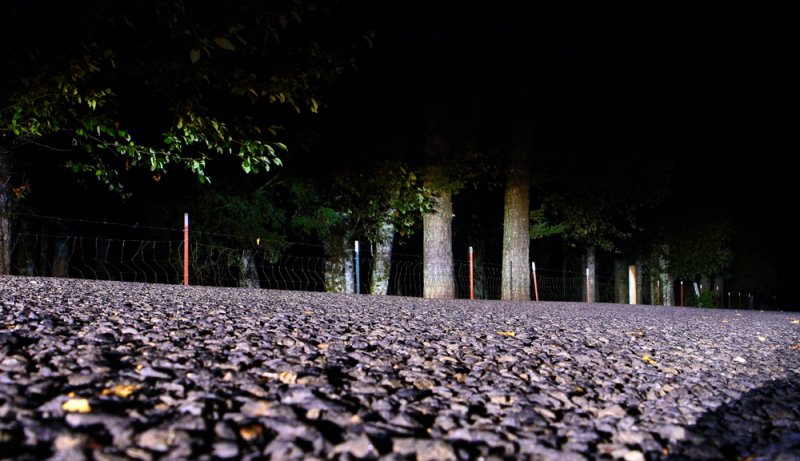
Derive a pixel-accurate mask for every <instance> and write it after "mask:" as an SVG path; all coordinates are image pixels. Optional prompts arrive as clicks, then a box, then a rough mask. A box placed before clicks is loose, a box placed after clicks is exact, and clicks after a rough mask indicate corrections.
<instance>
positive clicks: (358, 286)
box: [356, 240, 361, 294]
mask: <svg viewBox="0 0 800 461" xmlns="http://www.w3.org/2000/svg"><path fill="white" fill-rule="evenodd" d="M358 259H359V258H358V240H356V294H360V293H361V269H360V267H359V260H358Z"/></svg>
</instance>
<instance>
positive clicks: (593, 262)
mask: <svg viewBox="0 0 800 461" xmlns="http://www.w3.org/2000/svg"><path fill="white" fill-rule="evenodd" d="M586 271H587V276H586V278H587V279H588V282H587V283H588V284H589V299H587V301H588V302H590V303H596V302H597V258H596V257H595V248H594V247H587V248H586Z"/></svg>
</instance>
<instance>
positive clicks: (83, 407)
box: [61, 398, 92, 413]
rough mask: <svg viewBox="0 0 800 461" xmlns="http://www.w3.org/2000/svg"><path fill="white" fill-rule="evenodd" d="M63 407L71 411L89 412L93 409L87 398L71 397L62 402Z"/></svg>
mask: <svg viewBox="0 0 800 461" xmlns="http://www.w3.org/2000/svg"><path fill="white" fill-rule="evenodd" d="M61 409H62V410H64V411H66V412H69V413H89V412H90V411H92V407H91V405H89V401H88V400H86V399H80V398H75V399H69V400H67V401H66V402H64V403H62V404H61Z"/></svg>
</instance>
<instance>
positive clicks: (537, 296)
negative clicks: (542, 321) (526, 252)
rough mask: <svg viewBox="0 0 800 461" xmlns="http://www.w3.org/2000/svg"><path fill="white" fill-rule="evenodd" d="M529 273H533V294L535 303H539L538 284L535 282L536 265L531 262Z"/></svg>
mask: <svg viewBox="0 0 800 461" xmlns="http://www.w3.org/2000/svg"><path fill="white" fill-rule="evenodd" d="M531 272H532V273H533V294H534V295H535V296H536V301H539V284H538V282H537V281H536V263H535V262H533V261H531Z"/></svg>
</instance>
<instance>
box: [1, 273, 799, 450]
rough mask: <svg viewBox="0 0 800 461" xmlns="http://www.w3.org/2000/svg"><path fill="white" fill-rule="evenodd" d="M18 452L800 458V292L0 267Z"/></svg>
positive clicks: (6, 441) (6, 437)
mask: <svg viewBox="0 0 800 461" xmlns="http://www.w3.org/2000/svg"><path fill="white" fill-rule="evenodd" d="M0 457H4V458H3V459H23V460H24V459H48V458H49V459H54V460H66V459H70V460H71V459H98V460H162V459H170V460H172V459H248V460H256V459H320V460H323V459H335V460H355V459H382V460H406V459H408V460H414V459H416V460H458V459H486V460H492V459H496V460H500V459H532V460H550V459H552V460H583V459H591V460H594V459H609V460H612V459H619V460H626V461H637V460H662V459H663V460H680V459H702V460H714V459H720V460H748V461H755V460H792V459H800V313H797V312H759V311H734V310H714V309H696V308H676V307H658V306H629V305H617V304H585V303H554V302H543V303H534V302H528V303H522V302H514V303H511V302H500V301H477V300H476V301H468V300H457V301H442V300H424V299H419V298H405V297H373V296H364V295H361V296H357V295H333V294H325V293H310V292H290V291H273V290H258V289H241V288H239V289H234V288H210V287H183V286H174V285H152V284H136V283H119V282H99V281H85V280H69V279H55V278H25V277H0Z"/></svg>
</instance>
